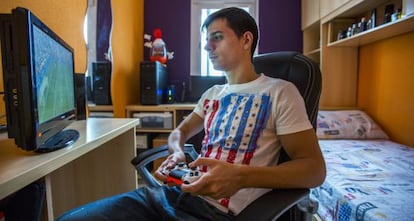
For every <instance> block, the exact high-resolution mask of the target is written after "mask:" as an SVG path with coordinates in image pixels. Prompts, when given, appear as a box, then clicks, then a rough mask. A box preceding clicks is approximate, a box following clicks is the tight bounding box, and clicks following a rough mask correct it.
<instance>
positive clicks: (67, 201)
mask: <svg viewBox="0 0 414 221" xmlns="http://www.w3.org/2000/svg"><path fill="white" fill-rule="evenodd" d="M137 123H138V121H137V120H135V119H119V118H117V119H113V118H89V119H87V120H84V121H78V122H75V123H73V124H72V125H70V127H69V128H73V129H76V130H78V131H79V133H80V137H79V139H78V141H77V142H76V143H75V144H73V145H72V146H69V147H66V148H63V149H60V150H57V151H54V152H50V153H43V154H38V153H31V152H26V151H24V150H21V149H20V148H17V147H16V145H15V144H14V140H12V139H7V138H0V199H3V198H4V197H6V196H8V195H10V194H12V193H13V192H15V191H17V190H19V189H21V188H22V187H24V186H26V185H28V184H30V183H32V182H34V181H36V180H38V179H44V180H45V183H46V205H47V218H48V220H54V219H55V218H56V216H58V215H60V214H61V213H62V212H64V211H66V210H68V209H71V208H73V207H75V206H78V205H81V204H84V203H87V202H90V201H92V200H96V199H100V198H102V197H105V196H110V195H113V194H116V193H121V192H125V191H129V190H132V189H135V188H136V187H137V186H138V183H137V173H136V171H135V168H134V167H133V166H132V165H131V164H130V161H131V159H132V158H133V157H134V156H135V155H136V150H135V127H136V125H137Z"/></svg>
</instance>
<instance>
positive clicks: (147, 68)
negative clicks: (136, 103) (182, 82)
mask: <svg viewBox="0 0 414 221" xmlns="http://www.w3.org/2000/svg"><path fill="white" fill-rule="evenodd" d="M140 72H141V73H140V79H141V86H140V88H141V104H149V105H157V104H162V103H165V91H166V89H167V83H168V82H167V81H168V78H167V77H168V76H167V67H166V66H165V65H163V64H161V63H160V62H158V61H155V62H150V61H144V62H141V65H140Z"/></svg>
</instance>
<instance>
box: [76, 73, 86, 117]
mask: <svg viewBox="0 0 414 221" xmlns="http://www.w3.org/2000/svg"><path fill="white" fill-rule="evenodd" d="M85 82H86V78H85V75H84V74H75V98H76V99H75V100H76V119H77V120H85V119H86V87H85Z"/></svg>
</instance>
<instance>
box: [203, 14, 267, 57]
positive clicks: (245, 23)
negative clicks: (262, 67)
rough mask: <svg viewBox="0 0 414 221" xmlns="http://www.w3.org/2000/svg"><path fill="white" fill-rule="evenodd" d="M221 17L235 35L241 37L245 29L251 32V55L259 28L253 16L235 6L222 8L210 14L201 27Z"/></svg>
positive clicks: (255, 44) (257, 37) (205, 27)
mask: <svg viewBox="0 0 414 221" xmlns="http://www.w3.org/2000/svg"><path fill="white" fill-rule="evenodd" d="M219 18H223V19H226V20H227V24H228V26H229V27H230V28H231V29H232V30H233V31H234V33H236V35H237V37H239V38H240V37H241V36H242V35H243V34H244V33H245V32H246V31H249V32H251V33H253V44H252V48H251V56H252V57H253V54H254V51H255V50H256V46H257V42H258V40H259V30H258V27H257V24H256V21H255V20H254V18H253V17H252V16H251V15H250V14H249V13H248V12H246V11H245V10H244V9H241V8H237V7H230V8H223V9H220V10H218V11H216V12H214V13H212V14H210V15H209V16H208V17H207V18H206V20H205V21H204V23H203V25H202V26H201V29H202V30H204V29H207V28H208V26H209V25H210V24H211V23H212V22H213V21H214V20H216V19H219Z"/></svg>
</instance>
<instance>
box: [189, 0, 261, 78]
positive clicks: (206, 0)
mask: <svg viewBox="0 0 414 221" xmlns="http://www.w3.org/2000/svg"><path fill="white" fill-rule="evenodd" d="M232 6H235V7H247V8H249V13H250V14H251V15H252V16H253V18H254V19H255V20H256V23H257V25H259V22H258V21H259V19H258V18H259V13H258V11H259V0H224V1H218V0H192V1H191V27H190V33H191V41H190V43H191V44H190V75H196V76H200V75H201V76H216V75H208V73H207V75H205V74H202V71H201V53H202V51H203V50H204V45H201V25H202V21H201V11H202V10H203V9H217V8H224V7H232ZM257 48H258V47H257ZM257 48H256V52H255V54H256V53H257Z"/></svg>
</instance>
